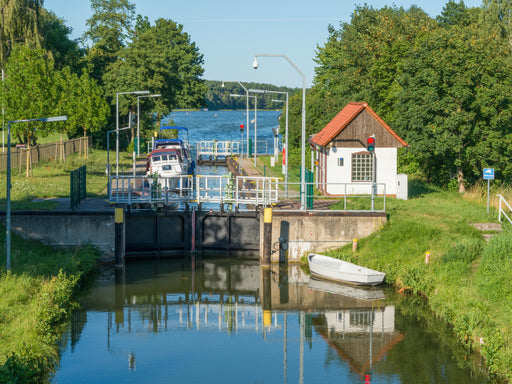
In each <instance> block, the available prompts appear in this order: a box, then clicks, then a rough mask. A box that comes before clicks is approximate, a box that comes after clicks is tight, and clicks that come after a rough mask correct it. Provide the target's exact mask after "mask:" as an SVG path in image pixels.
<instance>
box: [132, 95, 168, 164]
mask: <svg viewBox="0 0 512 384" xmlns="http://www.w3.org/2000/svg"><path fill="white" fill-rule="evenodd" d="M160 96H162V95H160V94H155V95H146V96H137V156H140V117H139V115H140V104H139V103H140V99H141V98H142V97H160Z"/></svg>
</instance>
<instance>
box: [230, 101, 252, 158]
mask: <svg viewBox="0 0 512 384" xmlns="http://www.w3.org/2000/svg"><path fill="white" fill-rule="evenodd" d="M229 96H231V97H243V95H239V94H236V93H232V94H230V95H229ZM246 97H247V100H249V97H254V166H256V156H257V150H258V98H257V97H256V96H249V93H247V96H246ZM247 116H249V115H247ZM247 159H249V117H247Z"/></svg>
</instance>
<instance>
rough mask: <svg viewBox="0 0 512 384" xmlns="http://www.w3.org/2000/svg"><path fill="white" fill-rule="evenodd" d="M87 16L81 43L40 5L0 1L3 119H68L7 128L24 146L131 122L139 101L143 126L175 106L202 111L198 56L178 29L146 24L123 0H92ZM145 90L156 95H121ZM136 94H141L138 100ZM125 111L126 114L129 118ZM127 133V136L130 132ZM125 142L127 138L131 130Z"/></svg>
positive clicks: (97, 133) (161, 22)
mask: <svg viewBox="0 0 512 384" xmlns="http://www.w3.org/2000/svg"><path fill="white" fill-rule="evenodd" d="M91 9H92V15H91V17H90V18H89V19H88V20H87V23H86V24H87V30H86V31H85V33H84V34H83V36H82V37H81V38H80V39H76V40H73V39H71V38H70V34H71V29H70V28H69V27H67V26H66V25H65V23H64V21H63V20H62V19H61V18H59V17H58V16H56V15H55V14H54V13H53V12H50V11H48V10H46V9H45V8H44V7H43V1H42V0H0V68H1V69H2V71H3V81H2V94H1V98H2V105H3V108H4V111H5V115H4V119H5V121H9V120H23V119H30V118H38V117H47V116H58V115H67V116H68V118H69V119H68V121H66V122H60V123H51V124H33V123H32V124H29V123H20V124H13V125H12V132H13V135H15V136H17V137H18V139H19V140H20V142H22V143H32V144H33V143H36V142H37V138H38V137H44V136H46V135H48V134H49V133H52V132H60V133H66V134H67V135H68V136H69V137H71V138H72V137H77V136H81V135H84V134H87V135H92V136H93V137H94V138H95V140H94V142H95V143H96V144H98V145H102V144H103V145H105V142H106V140H107V138H106V136H107V131H108V130H111V129H113V128H115V126H116V117H117V113H116V110H117V107H119V124H120V127H125V126H128V125H129V124H130V121H129V116H130V115H132V116H133V115H135V114H136V113H137V102H139V106H140V110H141V111H143V112H141V114H140V119H141V122H142V123H141V127H142V129H143V133H142V135H144V132H148V134H149V132H150V131H152V130H153V129H154V128H155V127H154V126H155V124H156V123H157V119H158V116H163V115H166V114H168V113H169V112H170V111H171V110H172V109H175V108H199V107H205V106H206V101H205V98H204V95H205V94H206V90H207V88H206V85H205V84H204V80H202V79H201V77H202V75H203V72H204V69H203V62H204V60H203V56H202V54H201V53H200V52H199V48H198V47H197V45H196V44H195V43H194V42H193V41H192V40H191V37H190V36H189V35H188V34H187V33H186V32H184V31H183V26H182V25H180V24H178V23H176V22H174V21H172V20H170V19H166V18H160V19H158V20H156V21H155V22H154V23H150V22H149V20H148V18H147V17H144V16H142V15H135V5H134V4H133V3H131V2H130V1H128V0H91ZM143 90H144V91H146V90H147V91H149V92H150V94H158V95H159V96H158V97H145V96H146V95H135V94H125V92H133V91H143ZM137 96H143V97H140V98H139V99H137ZM130 112H131V114H130ZM130 133H131V134H130ZM130 133H129V134H128V135H127V137H126V138H125V140H124V145H126V144H127V143H128V142H129V141H130V140H133V137H134V135H135V130H134V129H133V128H132V130H131V132H130Z"/></svg>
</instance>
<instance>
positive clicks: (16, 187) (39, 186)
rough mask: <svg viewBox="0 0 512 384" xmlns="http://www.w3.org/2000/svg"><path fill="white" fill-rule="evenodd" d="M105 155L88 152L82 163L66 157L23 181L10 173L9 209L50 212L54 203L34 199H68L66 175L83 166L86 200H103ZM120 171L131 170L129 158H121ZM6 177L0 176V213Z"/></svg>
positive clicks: (42, 166)
mask: <svg viewBox="0 0 512 384" xmlns="http://www.w3.org/2000/svg"><path fill="white" fill-rule="evenodd" d="M110 162H111V164H112V162H114V166H115V153H112V151H111V153H110ZM106 164H107V152H106V151H101V150H91V151H90V152H89V157H88V158H87V159H85V158H84V157H83V156H82V157H80V156H79V155H78V154H74V155H71V156H68V157H67V159H66V161H65V162H58V161H55V160H53V161H48V162H42V163H39V164H37V165H36V166H34V168H33V176H32V177H25V171H24V170H23V171H22V173H21V175H20V174H18V170H13V174H12V181H11V184H12V190H11V201H12V209H18V210H21V209H53V208H55V207H56V206H57V203H56V202H48V201H42V202H33V200H34V199H48V198H59V197H69V194H70V181H69V174H70V172H71V171H72V170H75V169H77V168H78V167H80V166H82V165H87V196H88V197H100V198H104V197H106V194H107V177H106V175H105V169H106ZM119 164H120V165H119V167H120V171H122V170H125V169H128V168H131V164H132V157H131V154H125V153H122V154H120V160H119ZM5 201H6V173H5V172H4V173H2V174H1V175H0V209H5Z"/></svg>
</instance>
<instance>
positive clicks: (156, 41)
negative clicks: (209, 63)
mask: <svg viewBox="0 0 512 384" xmlns="http://www.w3.org/2000/svg"><path fill="white" fill-rule="evenodd" d="M202 64H203V56H202V55H201V54H200V53H199V49H198V48H197V46H196V45H195V43H193V42H192V41H191V39H190V36H189V35H188V34H187V33H185V32H183V26H181V25H180V24H177V23H175V22H173V21H171V20H167V19H158V20H156V21H155V24H154V25H150V24H149V23H148V22H147V19H144V18H139V19H138V23H137V27H136V29H135V34H134V36H133V40H132V42H131V43H130V44H129V45H128V47H127V48H126V49H124V50H122V51H121V52H120V59H119V60H118V61H116V62H115V63H113V64H112V65H110V66H109V68H108V71H107V73H106V74H105V76H104V80H105V87H106V90H107V94H108V95H109V96H111V97H112V100H113V102H114V96H115V95H116V93H117V92H121V91H127V90H130V91H131V90H150V91H151V92H155V93H159V94H161V97H159V98H157V99H155V100H154V102H155V104H156V107H157V110H158V112H159V113H162V114H168V113H169V112H170V111H171V110H172V108H176V107H199V106H204V105H205V102H204V94H205V93H206V86H205V85H204V84H203V80H202V79H201V78H200V77H201V76H202V74H203V71H204V69H203V67H202ZM129 101H130V98H129V97H123V98H122V100H121V99H120V102H119V105H120V115H123V116H127V115H128V110H129V109H130V110H131V111H133V112H135V110H134V105H135V103H133V102H131V103H130V104H128V102H129Z"/></svg>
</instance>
